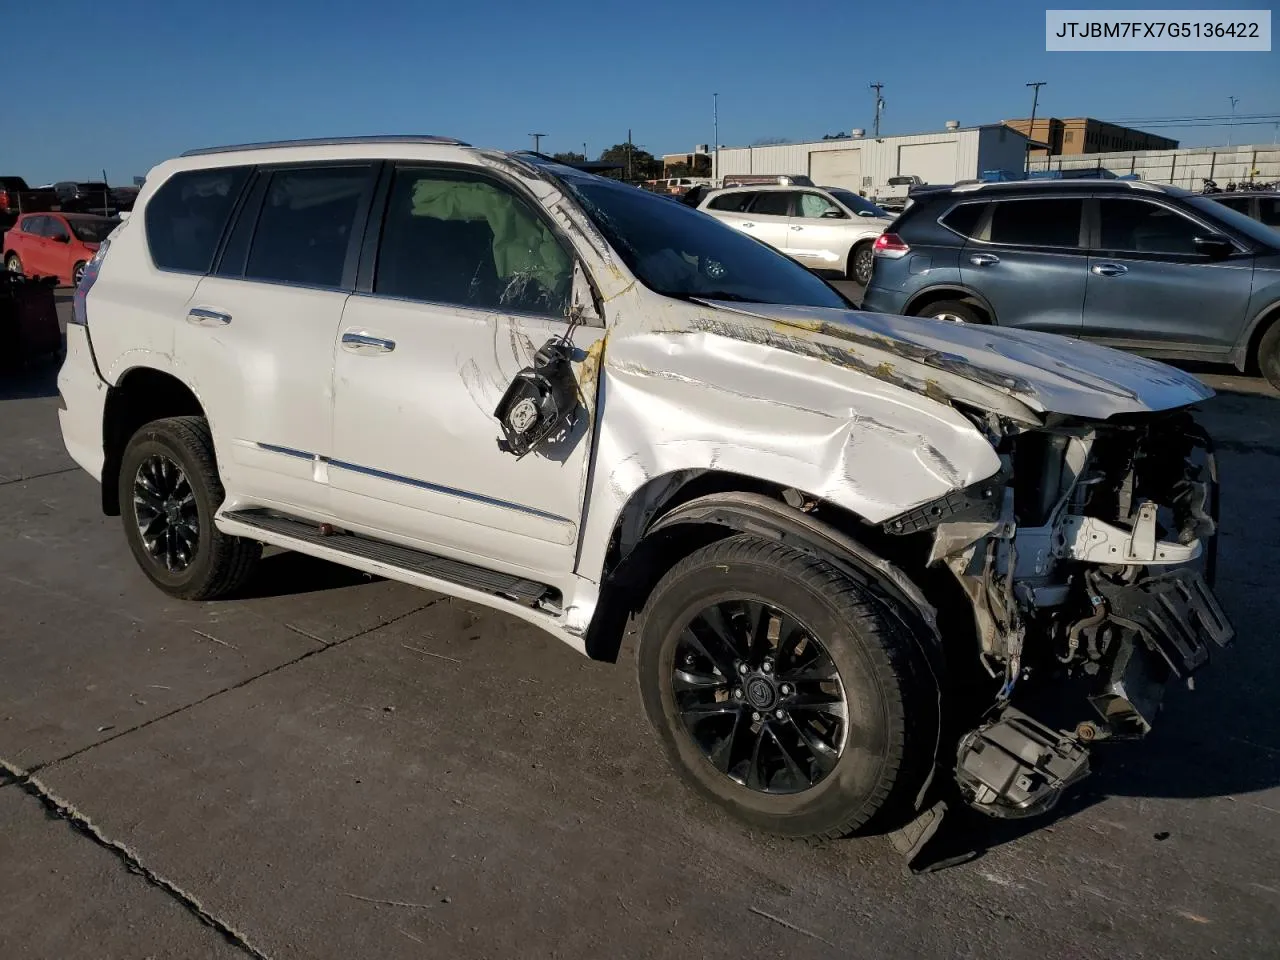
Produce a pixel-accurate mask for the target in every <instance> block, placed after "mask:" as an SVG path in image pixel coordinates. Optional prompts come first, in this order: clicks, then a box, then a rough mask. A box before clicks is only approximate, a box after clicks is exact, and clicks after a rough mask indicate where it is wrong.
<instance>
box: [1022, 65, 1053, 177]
mask: <svg viewBox="0 0 1280 960" xmlns="http://www.w3.org/2000/svg"><path fill="white" fill-rule="evenodd" d="M1045 85H1046V81H1044V80H1035V81H1032V82H1031V83H1028V84H1027V86H1028V87H1031V88H1033V89H1034V90H1035V92H1034V93H1033V94H1032V95H1031V122H1030V123H1029V124H1027V152H1026V156H1025V157H1023V163H1022V169H1023V172H1024V173H1025V172H1026V171H1028V170H1030V169H1031V141H1032V139H1033V138H1034V137H1035V135H1036V107H1038V106H1039V105H1040V88H1041V87H1043V86H1045ZM1046 139H1047V138H1046ZM1048 162H1049V152H1048V149H1047V148H1046V150H1045V165H1046V167H1047V166H1048Z"/></svg>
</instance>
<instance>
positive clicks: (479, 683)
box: [0, 305, 1280, 960]
mask: <svg viewBox="0 0 1280 960" xmlns="http://www.w3.org/2000/svg"><path fill="white" fill-rule="evenodd" d="M64 309H65V305H64ZM55 375H56V368H55V367H53V366H50V365H45V366H42V367H36V368H34V369H31V370H29V371H27V372H25V373H23V374H20V375H18V376H16V377H14V376H10V377H7V378H6V379H4V380H0V611H3V613H2V614H0V759H2V760H3V763H4V769H5V770H6V771H7V773H0V784H3V786H0V943H2V944H3V948H2V949H0V953H3V954H4V955H5V956H12V957H15V958H18V957H22V958H44V957H47V958H57V960H70V958H79V957H84V958H95V960H96V958H104V957H128V958H143V957H155V958H160V957H180V958H192V957H237V956H246V955H248V956H263V957H271V958H286V957H298V958H329V957H333V958H356V957H374V958H379V960H383V958H399V957H406V958H408V957H435V956H447V957H450V958H457V960H462V958H472V957H476V958H479V957H592V958H594V957H611V958H613V957H616V958H624V957H681V958H689V957H742V956H751V957H787V958H808V957H874V958H919V957H983V958H987V957H991V956H1000V957H1002V958H1021V957H1028V958H1037V960H1043V958H1046V957H1129V958H1138V957H1174V956H1176V957H1179V958H1186V957H1209V956H1223V957H1266V956H1277V955H1280V698H1277V697H1276V695H1275V690H1276V678H1277V676H1278V675H1280V649H1278V648H1277V640H1280V635H1278V634H1280V631H1278V630H1277V628H1276V624H1277V623H1280V590H1277V587H1278V586H1280V561H1277V554H1276V544H1277V542H1280V483H1277V480H1278V479H1280V402H1278V401H1277V399H1276V398H1275V397H1274V396H1272V395H1270V394H1269V391H1267V390H1266V388H1265V387H1263V386H1262V385H1260V384H1259V382H1258V381H1256V380H1250V379H1249V378H1239V377H1224V376H1221V375H1220V371H1218V372H1202V375H1203V376H1205V378H1206V379H1208V380H1209V381H1210V382H1211V383H1213V384H1214V385H1215V387H1217V388H1218V389H1219V390H1220V391H1221V392H1220V394H1219V396H1218V397H1216V398H1215V399H1213V400H1210V401H1208V402H1206V403H1205V404H1204V405H1203V411H1202V413H1203V419H1204V420H1205V422H1206V423H1207V424H1208V426H1209V427H1210V429H1211V430H1212V432H1213V433H1214V435H1215V437H1216V438H1217V440H1218V443H1219V447H1220V451H1221V452H1220V460H1221V465H1222V474H1223V479H1224V485H1225V489H1224V494H1223V518H1222V519H1223V533H1222V539H1221V556H1220V569H1219V587H1218V590H1219V595H1220V596H1221V598H1222V600H1223V603H1224V605H1225V606H1226V608H1227V609H1228V612H1229V613H1230V614H1231V616H1232V617H1233V619H1234V622H1235V625H1236V627H1237V629H1238V633H1239V636H1238V639H1237V642H1236V643H1235V644H1234V645H1233V647H1232V648H1230V649H1229V650H1227V651H1225V652H1224V653H1222V654H1221V655H1219V656H1217V657H1216V658H1215V660H1214V663H1213V664H1212V665H1211V667H1210V668H1209V669H1208V670H1207V671H1205V672H1204V673H1202V674H1200V675H1198V676H1197V677H1196V683H1195V689H1194V690H1186V689H1182V688H1179V689H1176V690H1173V691H1171V693H1170V696H1169V699H1168V702H1167V706H1166V709H1165V711H1164V713H1163V714H1162V716H1161V718H1160V722H1159V724H1158V726H1157V728H1156V730H1155V732H1154V733H1153V734H1152V735H1151V736H1150V737H1149V738H1148V739H1147V740H1146V741H1144V742H1142V743H1140V744H1130V745H1123V746H1118V745H1117V746H1113V747H1110V748H1106V749H1100V750H1098V751H1096V752H1095V758H1096V762H1095V770H1096V772H1095V773H1094V775H1093V776H1091V777H1090V778H1089V779H1088V780H1086V781H1085V782H1084V783H1083V784H1081V786H1080V787H1079V788H1078V789H1077V790H1076V791H1075V792H1074V794H1073V795H1072V796H1071V797H1070V799H1069V800H1067V801H1064V803H1063V804H1062V805H1061V806H1060V807H1059V809H1058V810H1057V811H1055V813H1054V814H1052V815H1050V816H1048V817H1047V818H1042V819H1037V820H1034V821H1027V822H998V821H990V820H986V819H984V818H981V817H977V816H974V817H971V818H965V817H957V818H955V820H954V821H953V822H952V823H949V824H944V827H943V830H944V831H949V832H947V833H946V834H945V836H944V835H943V834H940V835H939V838H938V842H939V843H941V844H943V845H944V846H947V845H950V846H951V847H954V849H955V851H956V852H960V853H964V854H967V855H968V858H967V859H966V860H964V862H961V863H959V864H958V865H955V866H951V867H948V868H947V869H943V870H939V871H937V872H933V873H928V874H923V875H919V876H910V875H907V874H906V873H905V872H904V869H903V864H902V861H901V860H900V858H899V857H898V856H897V855H896V854H895V853H894V852H893V851H892V850H891V848H890V846H889V844H888V843H887V842H886V841H885V839H884V838H879V837H873V838H863V839H852V840H847V841H841V842H835V843H828V844H825V845H820V846H811V845H807V844H802V843H793V842H787V841H781V840H777V839H772V838H769V837H763V836H759V835H756V834H753V833H751V832H750V831H748V830H746V829H744V828H742V827H739V826H738V825H736V824H735V823H733V822H732V821H730V820H728V819H727V818H725V817H723V816H721V815H720V814H719V813H718V812H717V811H716V810H714V809H712V808H710V807H708V806H707V805H705V804H704V803H702V802H701V801H699V800H697V799H695V798H694V797H692V796H691V795H690V794H689V793H688V792H687V791H686V790H685V789H684V788H683V787H682V786H681V785H680V783H679V782H678V781H677V780H676V778H675V776H674V775H673V774H672V773H671V772H670V771H669V770H668V768H667V766H666V763H665V761H664V759H663V758H662V756H661V754H660V751H659V748H658V745H657V743H656V740H655V738H654V737H653V736H652V735H651V734H650V732H649V730H648V728H647V726H646V723H645V721H644V719H643V716H642V713H641V709H640V704H639V700H638V696H637V692H636V689H635V680H634V669H633V665H632V659H631V654H632V651H631V649H630V645H629V644H628V645H626V646H624V649H623V652H622V657H621V659H620V661H619V663H618V664H616V665H615V664H605V663H596V662H591V661H588V660H585V659H583V658H581V657H579V656H578V655H577V654H575V653H573V652H572V651H571V650H570V649H569V648H568V647H566V646H564V645H562V644H560V643H558V642H557V641H555V640H554V639H551V638H550V637H547V636H545V635H543V634H542V633H540V632H539V631H537V630H535V629H533V628H531V627H527V626H525V625H523V624H521V623H519V622H518V621H515V620H513V619H511V618H508V617H506V616H503V615H500V614H497V613H493V612H490V611H487V610H485V609H482V608H479V607H475V606H472V605H470V604H467V603H462V602H458V601H456V600H452V599H448V598H445V597H441V596H438V595H435V594H431V593H426V592H423V591H420V590H415V589H413V588H410V587H407V586H404V585H401V584H398V583H394V582H390V581H380V580H376V579H373V578H370V577H367V576H364V575H362V574H359V573H354V572H351V571H348V570H345V569H342V568H338V567H333V566H330V565H327V564H323V563H320V562H317V561H312V560H309V559H307V558H305V557H301V556H299V555H295V554H288V553H280V554H276V555H274V556H271V557H269V558H268V559H267V560H266V561H264V563H263V564H262V566H261V570H260V573H259V574H258V576H257V578H256V579H255V580H254V581H253V583H252V584H251V586H250V589H249V591H248V595H247V596H245V597H242V598H240V599H236V600H230V601H223V602H213V603H181V602H178V601H173V600H170V599H168V598H166V597H165V596H164V595H162V594H161V593H159V592H158V591H157V590H155V589H154V588H153V587H152V586H151V585H150V584H149V582H148V581H146V580H145V579H144V577H143V576H142V574H141V573H140V572H139V571H138V570H137V569H136V567H135V565H134V563H133V561H132V558H131V557H130V555H129V553H128V550H127V548H126V546H125V543H124V538H123V535H122V532H121V525H120V524H121V521H120V520H119V518H107V517H103V516H102V515H101V512H100V510H99V500H98V490H97V486H96V484H95V483H94V482H93V480H92V479H90V478H89V477H88V476H87V475H85V474H84V473H83V472H81V471H80V470H79V469H78V468H76V467H75V466H74V465H73V464H72V462H71V461H70V459H69V458H68V456H67V454H66V452H65V451H64V450H63V447H62V443H61V440H60V437H59V434H58V428H57V419H56V408H57V396H56V386H55Z"/></svg>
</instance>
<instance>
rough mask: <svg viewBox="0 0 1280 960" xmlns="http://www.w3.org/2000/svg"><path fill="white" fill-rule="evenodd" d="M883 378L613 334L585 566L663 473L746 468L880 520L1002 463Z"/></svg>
mask: <svg viewBox="0 0 1280 960" xmlns="http://www.w3.org/2000/svg"><path fill="white" fill-rule="evenodd" d="M886 366H887V364H886ZM875 373H876V371H862V370H858V369H855V368H850V367H844V366H839V365H836V364H834V363H832V362H830V361H828V360H825V359H823V358H820V357H817V356H810V355H805V354H799V353H791V352H788V351H786V350H782V349H778V348H776V347H773V346H770V345H769V344H766V343H753V342H749V341H744V340H735V339H732V338H728V337H722V336H718V335H716V334H714V333H710V332H705V331H676V332H643V333H638V334H634V335H628V336H619V337H611V338H610V341H609V346H608V349H607V351H606V353H605V357H604V372H603V380H602V383H601V393H600V397H601V402H600V406H599V417H598V435H597V441H596V457H595V462H594V465H593V472H592V480H591V485H590V490H589V495H588V500H587V505H586V519H585V524H584V531H583V538H582V543H583V551H582V555H581V556H580V558H579V567H578V569H579V572H580V573H581V574H582V575H583V576H586V577H589V578H591V579H593V580H596V581H597V582H598V581H599V578H600V576H601V574H602V572H603V569H604V563H605V557H606V553H607V550H608V547H609V543H610V541H611V539H612V537H613V531H614V530H615V529H616V526H617V523H618V520H619V519H620V517H621V514H622V511H623V510H624V508H626V507H627V505H628V502H629V501H630V500H631V499H632V497H633V495H634V494H635V493H636V492H637V491H638V490H640V489H641V488H642V487H643V486H644V485H645V484H646V483H647V482H649V481H650V480H651V479H653V478H656V477H662V476H667V475H675V474H679V473H681V472H684V471H705V470H716V471H719V472H723V473H732V474H739V475H741V476H744V477H748V478H752V479H754V480H757V481H762V482H764V483H766V484H771V485H773V486H775V487H779V488H787V487H791V488H794V489H796V490H800V491H803V492H804V493H807V494H809V495H811V496H814V497H817V498H819V499H822V500H826V501H829V502H831V503H833V504H836V505H837V506H840V507H842V508H844V509H845V510H848V511H849V512H851V513H853V514H855V515H856V516H858V517H860V518H862V519H863V520H865V521H867V522H869V523H880V522H882V521H884V520H887V519H889V518H890V517H893V516H896V515H897V514H900V513H902V512H904V511H906V510H908V509H910V508H912V507H916V506H919V505H920V504H923V503H927V502H929V501H931V500H935V499H937V498H938V497H940V496H942V495H943V494H945V493H947V492H949V491H951V490H954V489H958V488H962V487H966V486H968V485H970V484H972V483H976V482H977V481H979V480H982V479H985V478H986V477H989V476H991V475H992V474H994V473H995V472H996V471H997V470H998V469H999V467H1000V461H999V458H998V457H997V455H996V453H995V451H994V450H993V449H992V447H991V444H990V443H989V442H988V441H987V439H986V437H985V436H983V434H982V433H981V432H980V431H979V430H978V429H977V427H975V426H974V425H973V424H972V423H971V422H970V421H969V420H968V419H967V418H966V417H965V416H964V415H963V414H961V413H960V412H959V411H958V410H956V409H955V408H954V407H952V406H950V405H949V404H947V403H944V402H941V401H938V400H934V399H931V398H930V397H927V396H924V395H923V394H921V393H917V392H914V391H911V390H908V389H906V388H904V387H901V386H898V385H897V384H894V383H891V382H889V381H887V380H883V379H879V378H877V376H875V375H873V374H875Z"/></svg>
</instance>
